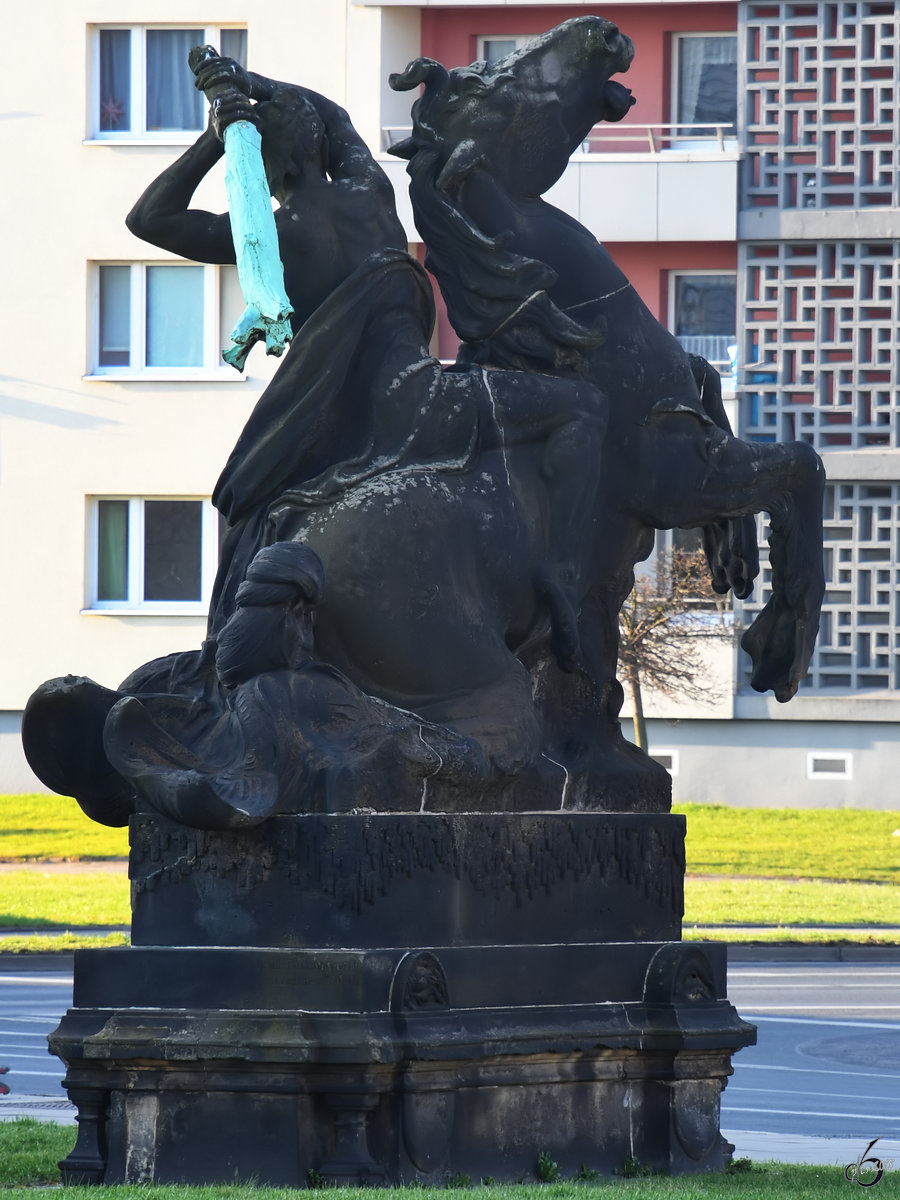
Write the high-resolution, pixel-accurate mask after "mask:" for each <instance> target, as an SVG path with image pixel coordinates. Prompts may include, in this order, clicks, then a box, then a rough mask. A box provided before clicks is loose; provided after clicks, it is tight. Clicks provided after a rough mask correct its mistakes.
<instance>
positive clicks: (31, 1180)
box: [0, 1119, 900, 1200]
mask: <svg viewBox="0 0 900 1200" xmlns="http://www.w3.org/2000/svg"><path fill="white" fill-rule="evenodd" d="M74 1142H75V1130H74V1129H72V1127H71V1126H68V1127H66V1126H58V1125H52V1124H49V1123H47V1124H44V1123H43V1122H40V1121H34V1120H31V1119H26V1120H19V1121H0V1188H9V1189H13V1188H15V1189H24V1188H28V1187H31V1188H33V1187H34V1186H35V1185H41V1184H44V1185H48V1184H49V1185H53V1184H54V1183H57V1184H58V1180H59V1172H58V1170H57V1167H56V1163H57V1161H58V1160H59V1159H60V1158H64V1157H65V1156H66V1155H67V1154H68V1153H69V1151H70V1150H71V1148H72V1146H73V1144H74ZM466 1185H467V1181H466V1180H465V1179H455V1180H452V1181H448V1180H445V1179H437V1180H435V1184H434V1185H432V1186H431V1187H428V1188H424V1187H405V1188H391V1189H386V1188H355V1187H349V1188H323V1189H321V1191H319V1193H318V1194H319V1195H320V1196H321V1197H322V1200H428V1198H429V1197H433V1196H434V1193H435V1188H436V1187H437V1188H439V1189H440V1190H447V1189H452V1190H453V1191H454V1192H457V1193H462V1194H464V1195H470V1196H472V1197H473V1200H591V1197H594V1196H596V1197H597V1200H606V1197H609V1198H610V1200H613V1198H614V1197H617V1196H620V1197H634V1198H635V1200H783V1198H784V1197H790V1200H831V1198H832V1197H833V1198H834V1200H837V1198H838V1197H841V1196H843V1197H847V1196H848V1195H851V1194H852V1190H851V1185H848V1183H847V1182H846V1180H845V1179H844V1173H843V1171H842V1169H841V1168H840V1167H798V1166H788V1165H783V1164H779V1163H764V1164H760V1165H752V1164H750V1163H749V1162H748V1161H747V1160H746V1159H742V1160H739V1162H738V1163H737V1164H735V1166H734V1167H733V1168H732V1169H731V1171H729V1172H728V1173H727V1174H724V1175H715V1174H709V1175H687V1176H681V1177H679V1178H674V1179H673V1178H669V1177H666V1176H660V1175H654V1176H649V1177H638V1178H613V1179H599V1180H590V1181H586V1182H575V1181H570V1180H566V1181H560V1182H558V1183H543V1184H541V1183H534V1182H532V1183H525V1182H523V1183H522V1184H520V1185H505V1186H504V1185H482V1184H480V1183H476V1184H475V1185H474V1186H466ZM96 1195H97V1192H96V1189H93V1188H76V1187H58V1186H57V1187H55V1188H54V1196H55V1197H57V1200H91V1197H93V1196H96ZM103 1195H104V1196H105V1197H108V1198H109V1200H243V1198H245V1197H246V1198H247V1200H293V1198H296V1200H300V1198H301V1197H302V1196H304V1195H306V1196H308V1195H309V1192H308V1191H307V1190H306V1189H303V1190H299V1189H289V1188H271V1187H254V1186H252V1185H249V1184H244V1185H240V1184H233V1185H226V1184H222V1185H215V1186H207V1187H184V1186H179V1187H176V1186H172V1185H149V1186H148V1185H141V1186H139V1187H112V1188H104V1189H103ZM877 1196H878V1197H879V1200H883V1198H884V1197H888V1196H900V1171H895V1170H891V1171H888V1172H886V1173H885V1175H884V1177H883V1178H882V1180H881V1181H880V1183H879V1184H878V1189H877Z"/></svg>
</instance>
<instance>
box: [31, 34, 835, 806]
mask: <svg viewBox="0 0 900 1200" xmlns="http://www.w3.org/2000/svg"><path fill="white" fill-rule="evenodd" d="M632 53H633V49H632V46H631V43H630V42H629V40H628V39H627V38H626V37H624V36H623V35H622V34H621V33H620V32H619V31H618V29H617V28H616V27H615V26H614V25H612V24H611V23H610V22H607V21H603V20H602V19H601V18H597V17H581V18H576V19H574V20H572V21H568V22H566V23H564V24H563V25H561V26H559V27H558V28H557V29H555V30H552V31H551V32H550V33H548V34H545V35H544V36H543V37H541V38H538V39H537V40H536V41H535V42H533V43H532V44H531V45H529V46H527V47H526V48H524V49H523V50H521V51H518V52H516V53H515V54H513V55H511V56H509V57H508V58H506V59H504V60H502V61H501V62H499V63H497V64H494V65H491V66H488V65H486V64H484V63H476V64H473V65H472V66H471V67H466V68H462V69H457V70H454V71H446V70H445V69H444V68H443V67H441V66H440V65H439V64H437V63H435V62H433V61H431V60H425V59H419V60H417V61H416V62H414V63H412V64H410V66H409V67H408V68H407V70H406V71H405V72H404V73H403V74H402V75H399V76H395V77H393V78H392V83H393V86H394V87H397V88H401V89H403V88H405V89H410V88H413V87H415V86H418V85H420V84H424V86H425V90H424V93H423V95H422V96H421V97H420V98H419V99H418V100H417V101H416V103H415V104H414V106H413V133H412V136H411V138H410V139H408V140H407V142H405V143H403V144H402V145H401V146H399V147H397V148H395V149H396V152H398V153H400V154H402V155H403V156H405V157H406V158H407V159H408V160H409V170H410V175H411V195H412V199H413V205H414V211H415V215H416V221H417V224H418V226H419V229H420V232H421V234H422V238H423V241H424V242H425V244H426V246H427V249H428V258H427V260H426V261H427V265H428V266H429V267H430V269H431V270H432V272H433V274H434V275H435V277H436V278H437V280H438V283H439V285H440V288H441V291H442V293H443V295H444V298H445V300H446V302H447V308H448V312H449V315H450V319H451V321H452V322H453V324H454V327H455V328H456V330H457V332H458V333H459V335H460V338H461V340H462V345H461V350H460V355H459V358H458V361H457V363H456V364H455V365H454V367H452V368H450V369H447V370H445V369H444V368H442V366H441V364H440V363H438V362H437V361H436V359H434V358H433V357H432V356H431V355H430V353H429V351H428V343H429V338H430V334H431V330H432V326H433V318H434V314H433V308H432V302H431V293H430V283H429V281H428V278H427V276H426V274H425V272H424V271H423V269H422V268H421V267H420V266H419V264H418V263H417V262H416V261H415V260H414V259H412V258H411V257H410V256H409V255H408V254H407V253H406V252H405V247H404V244H403V243H404V238H403V234H402V229H401V228H400V226H399V222H398V221H397V219H396V213H395V212H394V209H393V202H392V197H391V193H390V188H389V186H388V185H387V182H386V180H385V178H384V176H383V173H382V172H381V170H380V168H379V167H378V165H377V163H375V162H374V160H373V159H372V157H371V155H370V154H369V152H368V150H367V149H366V148H365V146H364V144H363V143H362V142H361V140H360V139H359V137H358V135H357V134H356V132H355V130H354V129H353V127H352V125H351V124H350V122H349V119H348V118H347V115H346V113H344V112H343V110H341V109H339V108H338V107H337V106H336V105H334V104H332V103H331V102H330V101H328V100H326V99H325V98H324V97H321V96H318V95H316V94H315V93H312V92H309V91H308V90H306V89H303V88H299V87H294V86H292V85H286V84H280V83H277V82H275V81H272V80H268V79H265V78H264V77H262V76H257V75H249V74H247V73H246V72H244V71H243V70H242V68H240V67H238V66H237V64H235V63H231V62H230V60H223V59H218V60H216V61H215V62H214V63H212V64H211V65H209V66H208V67H205V68H203V69H202V71H201V75H200V77H199V78H198V85H200V86H204V87H207V86H209V83H210V79H211V78H213V75H212V73H214V72H219V73H224V75H225V76H226V77H228V78H230V79H231V80H232V81H236V82H237V84H238V86H239V87H240V90H241V91H242V93H243V97H239V99H238V101H237V102H236V103H235V104H234V105H232V107H231V109H230V110H229V111H219V112H217V113H216V114H215V115H214V119H213V121H212V123H211V125H210V128H209V129H208V130H207V131H206V133H204V135H202V137H201V138H200V139H199V140H198V142H197V143H196V145H195V146H194V147H191V148H189V149H188V151H186V153H185V154H184V155H183V156H182V157H181V158H180V159H179V160H178V161H177V162H176V163H174V164H173V165H172V166H171V167H170V168H168V169H167V171H165V172H163V174H162V175H161V176H160V177H159V179H158V180H155V181H154V182H153V183H152V184H151V185H150V187H149V188H148V189H147V191H146V192H145V194H144V196H143V197H142V198H141V199H140V200H139V201H138V204H137V205H136V206H135V208H134V209H133V210H132V213H131V214H130V216H129V226H130V228H131V229H132V231H133V232H135V233H137V234H138V235H139V236H141V237H144V238H146V239H147V240H149V241H152V242H154V243H155V244H157V245H160V246H163V247H164V248H166V249H168V250H171V251H173V252H175V253H179V254H183V255H186V256H188V257H191V258H194V259H197V260H199V261H209V262H233V261H234V250H233V247H232V246H231V243H230V237H229V228H228V215H227V214H220V215H215V214H211V213H203V212H201V211H199V210H195V209H191V208H190V207H189V202H190V198H191V195H192V193H193V191H194V189H195V188H196V186H197V185H198V183H199V182H200V180H201V179H202V178H203V176H204V175H205V174H206V172H207V171H208V170H209V168H210V167H211V165H212V164H213V163H214V162H215V161H216V160H217V158H218V157H220V155H221V141H220V134H221V132H222V128H221V127H222V125H223V124H226V123H227V122H228V121H230V120H238V119H245V120H247V119H249V120H254V121H255V122H257V123H258V124H259V126H260V127H261V129H262V148H263V156H264V160H265V163H266V169H267V175H268V177H269V180H270V183H271V186H272V190H273V194H274V195H275V196H276V197H277V199H278V200H279V202H280V208H279V209H278V211H277V212H276V227H277V229H278V234H279V243H280V248H281V255H282V259H283V260H284V264H285V283H286V287H287V290H288V294H289V296H290V299H291V302H292V304H293V307H294V310H295V315H294V340H293V343H292V345H291V348H290V350H289V352H288V353H287V355H286V356H285V359H284V362H283V363H282V365H281V366H280V368H279V370H278V372H277V373H276V375H275V378H274V379H273V381H272V383H271V384H270V385H269V387H268V388H267V389H266V391H265V392H264V393H263V395H262V396H261V397H260V400H259V401H258V403H257V406H256V408H255V410H254V412H253V414H252V415H251V417H250V419H249V421H248V423H247V425H246V427H245V429H244V432H243V433H242V435H241V437H240V439H239V441H238V443H237V445H236V447H235V450H234V452H233V453H232V455H231V457H230V459H229V461H228V463H227V464H226V467H225V470H224V471H223V473H222V476H221V477H220V479H219V482H218V485H217V487H216V491H215V493H214V500H215V502H216V504H217V505H218V507H219V509H220V511H221V512H222V513H223V515H224V516H225V518H226V520H227V521H228V524H229V531H228V535H227V537H226V540H225V545H224V548H223V555H222V561H221V565H220V570H219V576H218V579H217V583H216V588H215V593H214V599H213V606H212V611H211V614H210V624H209V633H208V638H207V641H206V642H205V643H204V646H203V647H202V648H201V649H200V650H198V651H196V652H192V653H188V654H179V655H172V656H169V657H168V658H165V659H162V660H159V661H156V662H153V663H149V664H147V665H146V666H144V667H142V668H139V669H138V670H137V671H136V672H135V673H134V674H133V675H132V676H130V677H129V678H128V679H127V680H126V681H125V682H124V683H123V684H122V685H121V686H120V687H119V688H118V689H117V690H111V689H106V688H102V687H100V686H99V685H97V684H94V683H92V682H91V681H89V680H83V679H74V678H72V677H66V678H65V679H60V680H52V681H50V682H49V683H48V684H45V685H44V686H43V687H42V688H41V689H38V691H37V692H36V693H35V696H34V697H32V700H31V701H30V703H29V707H28V710H27V711H26V715H25V721H24V723H23V736H24V740H25V747H26V753H27V754H28V757H29V761H30V762H31V764H32V766H33V767H34V769H35V771H36V772H37V774H38V775H39V776H40V777H41V778H42V779H44V781H45V782H46V783H48V784H49V786H51V787H54V788H56V789H57V790H59V791H63V792H66V793H68V794H73V795H75V796H76V798H77V799H78V800H79V802H80V803H81V804H82V806H83V807H84V808H85V810H86V811H87V812H89V814H90V815H92V816H94V817H95V818H96V819H98V820H102V821H107V822H108V823H112V824H116V823H124V821H126V820H127V819H128V816H129V814H130V813H131V812H133V811H134V810H135V809H136V808H138V809H140V808H146V807H150V808H153V809H156V810H158V811H161V812H163V813H165V814H167V815H168V816H170V817H174V818H175V819H176V820H179V821H182V822H184V823H186V824H190V825H197V826H200V827H206V828H236V827H240V826H243V825H252V824H258V823H259V822H261V821H263V820H265V819H266V818H267V817H269V816H272V815H275V814H278V813H286V812H299V811H322V810H324V811H348V810H351V809H357V808H360V807H363V808H374V809H378V810H382V811H384V810H407V811H408V810H419V811H448V810H462V811H472V810H478V809H491V810H501V809H508V810H519V811H521V810H529V809H530V810H534V809H542V810H546V809H548V808H601V809H608V810H613V811H628V810H632V811H664V810H665V809H666V808H667V807H668V804H669V780H668V776H667V774H666V772H665V771H663V769H662V768H661V767H659V766H658V765H657V764H655V763H654V762H652V760H650V759H649V758H647V756H646V755H644V754H642V753H641V752H639V751H638V750H636V749H635V748H634V747H633V746H631V745H630V744H629V743H627V742H626V741H625V739H624V738H623V736H622V733H621V730H620V728H619V724H618V712H619V708H620V706H621V698H622V696H621V688H620V686H619V684H618V683H617V681H616V677H615V667H616V658H617V642H618V628H617V615H618V611H619V608H620V607H621V604H622V602H623V600H624V599H625V597H626V595H627V594H628V591H629V590H630V588H631V586H632V584H633V578H634V574H633V572H634V566H635V563H637V562H638V561H640V560H641V559H643V558H645V557H646V556H647V555H648V553H649V552H650V549H651V546H652V542H653V535H654V530H656V529H666V528H671V527H673V526H679V527H699V528H702V529H703V530H704V542H705V545H706V549H707V555H708V558H709V561H710V566H711V569H712V576H713V583H714V586H715V587H716V588H717V589H718V590H720V591H726V590H727V589H728V588H729V587H731V588H733V589H734V590H735V592H736V593H737V594H738V595H739V596H745V595H747V594H748V592H749V590H750V588H751V586H752V581H753V577H754V576H755V574H756V571H757V566H758V564H757V557H756V544H755V536H754V534H753V526H752V516H753V514H755V513H758V512H760V511H766V512H768V513H769V514H770V516H771V524H772V539H771V543H770V557H771V563H772V598H771V600H770V601H769V602H768V604H767V605H766V607H765V609H764V610H763V612H762V613H761V614H760V615H759V617H758V618H757V619H756V621H755V622H754V624H753V625H752V626H751V628H750V629H749V630H748V631H747V632H746V634H745V635H744V642H743V644H744V646H745V648H746V649H747V650H748V651H749V653H750V655H751V657H752V658H753V661H754V673H753V685H754V687H756V688H758V689H759V690H765V689H768V688H772V689H773V690H774V692H775V694H776V696H777V697H778V699H779V700H787V699H789V698H790V697H791V696H792V695H793V694H794V692H795V691H796V688H797V686H798V684H799V681H800V679H801V678H802V677H803V675H804V673H805V672H806V669H807V666H808V662H809V657H810V655H811V653H812V649H813V645H814V641H815V636H816V630H817V625H818V612H819V606H820V604H821V598H822V594H823V589H824V583H823V574H822V557H821V497H822V487H823V478H824V477H823V472H822V468H821V463H820V461H819V459H818V457H817V456H816V455H815V453H814V452H813V451H812V450H811V449H810V448H809V447H808V446H806V445H805V444H802V443H797V444H794V445H786V446H757V445H750V444H747V443H744V442H742V441H740V440H738V439H737V438H735V437H734V436H733V435H732V433H731V430H730V429H729V427H728V422H727V420H726V418H725V414H724V409H723V407H722V404H721V395H720V390H719V385H718V376H717V375H716V373H715V372H714V371H713V370H712V369H711V368H710V367H709V366H708V364H706V363H704V362H703V361H702V360H700V359H696V358H693V357H691V356H689V355H687V354H685V352H684V351H683V350H682V349H681V347H680V346H679V345H678V343H677V342H676V341H675V339H674V338H673V337H672V336H671V335H670V334H668V333H667V332H666V331H665V330H664V329H663V328H662V327H661V326H660V325H659V324H658V322H657V321H656V320H655V319H654V318H653V317H652V316H651V314H650V313H649V312H648V310H647V308H646V307H645V306H644V304H643V303H642V302H641V300H640V298H639V297H638V296H637V294H636V293H635V291H634V289H633V288H632V287H631V285H630V284H629V282H628V280H627V279H626V278H625V277H624V275H623V274H622V273H621V272H620V271H619V269H618V268H617V267H616V266H615V264H614V263H613V262H612V260H611V258H610V257H609V255H608V254H607V252H606V251H605V250H604V248H603V247H602V246H601V245H600V244H599V243H598V242H597V241H596V239H595V238H594V237H593V236H592V235H591V234H590V233H588V231H587V230H585V229H584V228H583V227H582V226H581V225H580V224H579V223H578V222H577V221H574V220H573V219H572V218H570V217H568V216H566V215H565V214H564V213H562V212H560V211H559V210H558V209H556V208H554V207H553V206H551V205H549V204H548V203H547V202H546V201H544V200H543V199H542V198H541V197H542V194H543V193H544V192H545V191H546V190H547V189H548V188H549V187H551V186H552V184H553V183H554V182H555V181H556V180H557V179H558V178H559V176H560V174H561V173H562V171H563V170H564V169H565V165H566V163H567V162H568V158H569V155H570V154H571V152H572V151H573V150H574V149H575V148H576V147H577V146H578V145H579V144H580V142H581V141H582V140H583V139H584V137H585V136H586V134H587V132H588V130H589V129H590V128H591V127H592V126H593V125H594V124H595V123H596V122H597V121H598V120H616V119H619V118H620V117H622V116H623V115H624V114H625V113H626V112H627V111H628V108H629V106H630V104H631V97H630V93H628V91H627V90H626V89H625V88H624V87H623V86H622V85H621V84H620V83H618V82H616V81H615V80H613V79H612V76H613V75H615V74H616V73H618V72H621V71H624V70H626V69H627V67H628V65H629V63H630V61H631V57H632ZM204 72H206V74H204ZM254 101H255V102H256V103H254Z"/></svg>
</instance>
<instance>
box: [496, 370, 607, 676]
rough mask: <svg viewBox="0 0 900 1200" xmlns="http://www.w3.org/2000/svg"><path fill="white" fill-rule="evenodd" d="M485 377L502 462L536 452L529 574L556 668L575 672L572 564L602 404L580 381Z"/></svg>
mask: <svg viewBox="0 0 900 1200" xmlns="http://www.w3.org/2000/svg"><path fill="white" fill-rule="evenodd" d="M484 377H485V383H486V386H487V388H488V392H489V395H490V399H491V409H492V414H493V418H494V423H495V425H496V429H497V434H498V435H499V437H500V441H501V445H502V447H503V450H504V454H505V452H506V450H507V449H509V448H512V447H514V446H523V445H528V444H533V445H536V446H538V447H540V460H539V470H540V476H541V481H542V483H543V487H544V493H545V497H546V505H547V529H546V537H545V539H544V541H545V545H546V551H547V553H546V557H545V558H543V559H542V560H541V561H540V562H539V563H538V564H537V566H536V567H535V569H534V572H533V582H534V587H535V591H536V592H537V594H538V595H539V596H540V598H541V601H542V603H543V604H544V605H545V606H546V608H547V610H548V611H549V614H550V624H551V637H552V641H553V650H554V653H555V655H556V660H557V662H558V664H559V666H560V667H561V668H562V669H563V670H564V671H574V670H575V669H576V666H577V663H578V657H579V652H580V639H579V631H578V603H577V596H578V582H579V580H578V564H579V562H580V560H581V558H582V555H583V541H584V530H585V527H586V525H587V523H588V522H589V521H590V519H591V518H592V516H593V514H594V512H595V507H596V495H597V485H598V472H597V469H596V467H597V463H598V462H599V461H600V457H601V454H602V450H603V442H604V438H605V436H606V430H607V426H608V424H609V404H608V401H607V399H606V397H605V396H604V395H603V393H602V392H600V391H599V390H598V389H597V388H596V387H595V386H594V385H593V384H590V383H587V382H586V381H583V380H569V379H554V378H552V377H550V376H538V375H528V374H525V373H522V372H513V371H508V372H500V373H498V372H493V371H491V372H489V371H485V372H484ZM539 540H540V539H539Z"/></svg>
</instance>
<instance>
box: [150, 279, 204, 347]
mask: <svg viewBox="0 0 900 1200" xmlns="http://www.w3.org/2000/svg"><path fill="white" fill-rule="evenodd" d="M147 366H148V367H202V366H203V268H202V267H187V266H185V267H180V266H177V267H163V266H159V267H147Z"/></svg>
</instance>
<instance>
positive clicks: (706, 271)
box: [666, 267, 739, 379]
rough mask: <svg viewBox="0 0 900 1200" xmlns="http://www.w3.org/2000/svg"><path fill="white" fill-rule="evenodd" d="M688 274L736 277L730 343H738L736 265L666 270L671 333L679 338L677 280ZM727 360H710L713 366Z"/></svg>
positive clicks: (709, 335) (725, 375) (727, 373)
mask: <svg viewBox="0 0 900 1200" xmlns="http://www.w3.org/2000/svg"><path fill="white" fill-rule="evenodd" d="M686 275H706V276H713V275H729V276H731V278H733V279H734V341H733V342H731V343H729V344H730V345H738V344H739V343H738V337H737V333H738V331H737V322H738V291H737V285H738V273H737V268H736V267H696V268H690V267H673V268H670V269H669V270H668V271H667V272H666V276H667V279H666V286H667V297H666V328H667V329H668V331H669V333H671V335H672V337H674V338H675V339H676V340H677V339H678V337H679V335H678V334H677V333H676V332H675V327H676V320H675V317H676V313H675V308H676V303H675V302H676V296H677V282H676V281H677V279H678V278H684V276H686ZM681 336H688V335H681ZM700 336H704V337H720V336H724V335H722V334H716V333H711V334H702V335H700ZM725 361H726V360H725V359H715V360H710V363H711V365H712V366H714V367H715V366H716V363H717V362H718V363H725ZM717 370H719V374H720V375H721V376H722V378H723V379H727V378H730V373H729V372H726V371H724V370H722V369H721V367H719V368H717Z"/></svg>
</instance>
